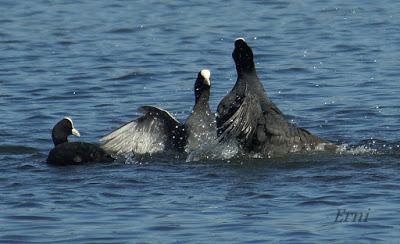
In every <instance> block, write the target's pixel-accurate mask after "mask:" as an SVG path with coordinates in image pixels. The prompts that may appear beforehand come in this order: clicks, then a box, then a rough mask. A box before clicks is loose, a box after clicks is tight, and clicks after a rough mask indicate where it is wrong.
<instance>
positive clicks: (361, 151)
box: [336, 139, 400, 155]
mask: <svg viewBox="0 0 400 244" xmlns="http://www.w3.org/2000/svg"><path fill="white" fill-rule="evenodd" d="M336 153H339V154H352V155H367V154H370V155H399V154H400V141H399V142H388V141H384V140H380V139H367V140H363V141H361V142H360V143H358V144H356V145H350V144H341V145H338V148H337V150H336Z"/></svg>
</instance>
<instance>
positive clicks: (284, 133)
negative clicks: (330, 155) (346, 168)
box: [216, 38, 334, 155]
mask: <svg viewBox="0 0 400 244" xmlns="http://www.w3.org/2000/svg"><path fill="white" fill-rule="evenodd" d="M232 57H233V59H234V61H235V64H236V71H237V75H238V78H237V81H236V84H235V85H234V87H233V88H232V90H231V91H230V92H229V93H228V94H227V95H226V96H225V97H224V98H223V99H222V100H221V102H220V103H219V105H218V110H217V119H216V120H217V127H218V136H219V140H220V141H228V140H236V141H238V142H239V143H240V145H241V146H242V147H243V148H244V149H245V150H246V151H248V152H256V153H263V154H264V155H271V154H277V153H279V154H281V153H288V152H296V151H303V150H313V149H319V148H321V149H323V148H324V147H325V146H326V145H329V146H332V147H334V146H333V145H332V144H330V143H328V142H327V141H325V140H323V139H321V138H319V137H318V136H315V135H313V134H311V133H310V132H309V131H307V130H305V129H303V128H299V127H297V126H295V125H294V124H291V123H289V122H288V121H287V120H286V119H285V116H284V114H283V113H282V112H281V111H280V110H279V109H278V107H277V106H276V105H275V104H274V103H273V102H272V101H271V100H270V99H269V98H268V96H267V94H266V92H265V89H264V87H263V85H262V84H261V82H260V80H259V79H258V77H257V73H256V68H255V65H254V61H253V52H252V50H251V48H250V47H249V46H248V45H247V43H246V42H245V40H244V39H243V38H238V39H237V40H236V41H235V49H234V51H233V53H232Z"/></svg>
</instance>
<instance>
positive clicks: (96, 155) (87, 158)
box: [47, 117, 113, 165]
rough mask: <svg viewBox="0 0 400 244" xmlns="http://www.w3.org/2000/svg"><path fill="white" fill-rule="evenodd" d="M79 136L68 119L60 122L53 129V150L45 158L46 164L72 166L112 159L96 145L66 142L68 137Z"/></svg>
mask: <svg viewBox="0 0 400 244" xmlns="http://www.w3.org/2000/svg"><path fill="white" fill-rule="evenodd" d="M69 135H74V136H78V137H79V136H80V134H79V132H78V130H77V129H75V128H74V123H73V122H72V119H71V118H70V117H65V118H64V119H62V120H60V121H59V122H58V123H57V124H56V125H55V126H54V128H53V131H52V139H53V143H54V148H53V149H51V151H50V153H49V156H48V157H47V163H49V164H54V165H72V164H81V163H96V162H110V161H112V160H113V159H112V157H111V156H110V155H109V154H107V153H106V152H105V151H104V150H103V149H102V148H100V147H99V146H98V145H96V144H92V143H87V142H68V136H69Z"/></svg>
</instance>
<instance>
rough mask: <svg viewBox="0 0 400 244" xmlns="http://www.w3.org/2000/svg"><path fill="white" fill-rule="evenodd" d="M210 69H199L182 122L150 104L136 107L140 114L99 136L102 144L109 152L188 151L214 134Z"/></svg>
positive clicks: (209, 139)
mask: <svg viewBox="0 0 400 244" xmlns="http://www.w3.org/2000/svg"><path fill="white" fill-rule="evenodd" d="M210 88H211V83H210V71H209V70H205V69H203V70H201V71H200V72H199V73H198V76H197V79H196V82H195V85H194V94H195V105H194V107H193V111H192V113H191V114H190V116H189V117H188V118H187V120H186V122H185V123H181V122H179V121H178V120H177V119H176V118H175V117H174V116H172V115H171V114H170V113H169V112H168V111H166V110H163V109H160V108H158V107H153V106H142V107H140V108H139V109H138V110H139V111H140V112H142V113H143V114H144V115H143V116H141V117H139V118H137V119H136V120H133V121H131V122H129V123H127V124H125V125H124V126H122V127H120V128H118V129H116V130H115V131H113V132H111V133H110V134H108V135H106V136H104V137H103V138H101V140H102V141H104V144H103V145H102V148H104V149H105V150H106V151H107V152H110V153H113V154H124V153H131V152H132V153H135V154H152V153H159V152H164V151H175V152H183V151H186V152H190V151H191V150H193V149H196V148H199V147H201V146H202V145H205V144H207V143H209V142H211V141H214V140H215V138H216V125H215V116H214V114H213V113H211V111H210V107H209V104H208V99H209V97H210Z"/></svg>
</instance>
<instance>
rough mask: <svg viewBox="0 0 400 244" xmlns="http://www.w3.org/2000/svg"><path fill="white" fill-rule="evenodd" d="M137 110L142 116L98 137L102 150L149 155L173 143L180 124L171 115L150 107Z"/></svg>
mask: <svg viewBox="0 0 400 244" xmlns="http://www.w3.org/2000/svg"><path fill="white" fill-rule="evenodd" d="M138 110H139V111H140V112H142V113H144V115H143V116H141V117H139V118H138V119H136V120H133V121H131V122H129V123H127V124H125V125H123V126H122V127H120V128H118V129H116V130H114V131H113V132H111V133H110V134H108V135H106V136H104V137H102V138H101V139H100V140H101V141H104V144H103V145H102V148H103V149H105V150H106V151H108V152H112V153H115V154H123V153H130V152H132V153H135V154H152V153H157V152H162V151H164V150H167V149H169V148H170V147H172V146H174V145H175V144H176V140H175V139H174V138H176V137H174V136H175V134H176V133H177V131H178V130H179V129H180V128H181V127H182V125H181V123H180V122H179V121H178V120H177V119H176V118H175V117H174V116H172V115H171V114H170V113H169V112H168V111H165V110H163V109H160V108H157V107H153V106H142V107H140V108H139V109H138Z"/></svg>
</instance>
